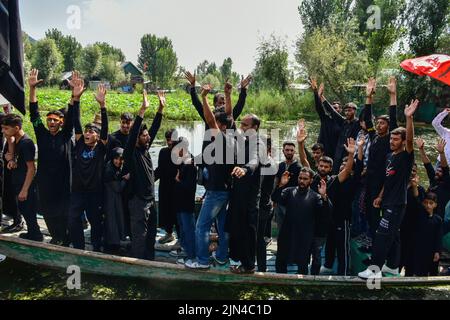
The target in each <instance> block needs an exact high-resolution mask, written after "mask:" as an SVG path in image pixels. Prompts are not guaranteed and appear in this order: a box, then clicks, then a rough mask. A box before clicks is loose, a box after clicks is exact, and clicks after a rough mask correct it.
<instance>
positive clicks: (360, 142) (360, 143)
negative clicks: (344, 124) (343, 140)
mask: <svg viewBox="0 0 450 320" xmlns="http://www.w3.org/2000/svg"><path fill="white" fill-rule="evenodd" d="M365 144H366V137H365V136H363V135H362V136H361V137H360V138H359V139H358V141H357V142H356V145H357V146H358V148H362V147H364V145H365Z"/></svg>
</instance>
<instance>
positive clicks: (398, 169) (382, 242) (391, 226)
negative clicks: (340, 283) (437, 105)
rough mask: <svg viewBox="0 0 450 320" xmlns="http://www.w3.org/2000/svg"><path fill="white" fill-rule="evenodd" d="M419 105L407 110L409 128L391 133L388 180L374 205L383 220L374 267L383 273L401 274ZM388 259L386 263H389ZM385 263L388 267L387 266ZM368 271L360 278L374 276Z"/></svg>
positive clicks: (375, 247)
mask: <svg viewBox="0 0 450 320" xmlns="http://www.w3.org/2000/svg"><path fill="white" fill-rule="evenodd" d="M418 106H419V101H418V100H415V101H412V103H411V104H410V105H409V106H407V107H406V108H405V111H404V113H405V117H406V129H405V128H398V129H395V130H394V131H392V132H391V140H390V144H391V151H392V153H391V154H389V155H388V157H387V161H386V179H385V182H384V187H383V190H382V193H381V194H380V196H379V197H378V198H377V199H376V200H375V202H374V206H375V207H381V208H382V211H383V217H382V219H381V222H380V225H379V227H378V230H377V232H376V235H375V241H374V243H373V249H372V250H373V254H372V264H373V265H374V266H376V267H378V268H379V270H381V271H379V272H376V273H375V277H381V276H382V273H389V274H394V275H398V274H399V265H400V226H401V223H402V220H403V216H404V214H405V207H406V198H407V190H408V183H409V180H410V177H411V171H412V167H413V164H414V119H413V116H414V113H415V111H416V110H417V107H418ZM386 260H387V262H386ZM385 262H386V264H385ZM371 269H372V268H368V269H367V270H365V271H363V272H361V273H359V277H361V278H363V279H368V278H369V277H372V276H374V273H373V272H372V270H371Z"/></svg>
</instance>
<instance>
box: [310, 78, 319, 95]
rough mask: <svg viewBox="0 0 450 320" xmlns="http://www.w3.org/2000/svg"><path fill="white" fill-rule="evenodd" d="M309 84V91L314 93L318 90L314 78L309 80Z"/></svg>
mask: <svg viewBox="0 0 450 320" xmlns="http://www.w3.org/2000/svg"><path fill="white" fill-rule="evenodd" d="M309 84H310V85H311V89H312V90H313V91H314V92H316V91H317V90H318V89H319V88H318V87H317V79H316V78H313V77H311V78H309Z"/></svg>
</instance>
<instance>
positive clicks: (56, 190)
mask: <svg viewBox="0 0 450 320" xmlns="http://www.w3.org/2000/svg"><path fill="white" fill-rule="evenodd" d="M38 75H39V71H38V70H36V69H33V70H31V72H30V75H29V78H28V83H29V85H30V119H31V123H32V124H33V128H34V132H35V134H36V139H37V145H38V150H39V157H38V171H37V174H36V182H37V188H38V191H39V212H40V213H42V215H43V216H44V219H45V223H46V225H47V228H48V231H49V232H50V235H51V236H52V240H51V241H50V243H51V244H58V245H62V244H64V243H67V207H68V206H69V198H70V148H71V147H72V144H71V142H72V141H71V140H72V136H73V116H72V113H73V108H74V105H76V107H77V108H79V104H80V98H81V95H82V94H83V92H84V90H85V89H84V83H83V81H82V80H81V79H80V78H79V74H78V72H73V74H72V80H71V81H70V84H71V86H72V88H73V90H72V99H71V102H70V103H69V110H68V114H67V117H65V116H64V114H63V113H62V112H60V111H52V112H49V113H48V114H47V118H46V122H47V127H48V128H46V127H45V126H44V123H43V121H42V119H41V116H40V114H39V106H38V101H37V95H36V87H37V86H38V85H39V84H40V83H41V82H42V80H38V79H39V78H38ZM50 177H51V179H49V178H50Z"/></svg>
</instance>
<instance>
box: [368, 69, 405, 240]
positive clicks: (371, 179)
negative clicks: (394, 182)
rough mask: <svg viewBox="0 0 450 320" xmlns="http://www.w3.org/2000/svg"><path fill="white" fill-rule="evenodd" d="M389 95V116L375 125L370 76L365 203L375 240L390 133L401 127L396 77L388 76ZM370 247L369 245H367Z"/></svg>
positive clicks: (372, 85) (379, 118)
mask: <svg viewBox="0 0 450 320" xmlns="http://www.w3.org/2000/svg"><path fill="white" fill-rule="evenodd" d="M387 88H388V92H389V98H390V106H389V116H388V115H382V116H379V117H377V118H376V125H375V128H374V126H373V121H372V117H373V112H372V105H373V99H374V95H375V93H376V81H375V79H369V82H368V84H367V87H366V93H367V100H366V106H365V112H364V122H365V124H366V127H367V131H368V132H369V137H370V142H371V143H370V147H369V157H368V161H367V191H366V206H367V213H368V221H369V232H370V237H371V239H372V240H373V238H374V237H375V232H376V230H377V228H378V225H379V224H380V219H381V215H380V209H379V208H375V207H374V206H373V202H374V201H375V199H377V198H378V197H379V195H380V193H381V190H382V189H383V184H384V179H385V163H386V157H387V155H388V154H389V153H390V152H391V148H390V141H389V140H390V135H389V133H390V132H392V131H393V130H395V129H397V128H398V124H397V81H396V79H395V78H394V77H391V78H390V79H389V84H388V86H387ZM368 249H370V248H368Z"/></svg>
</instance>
